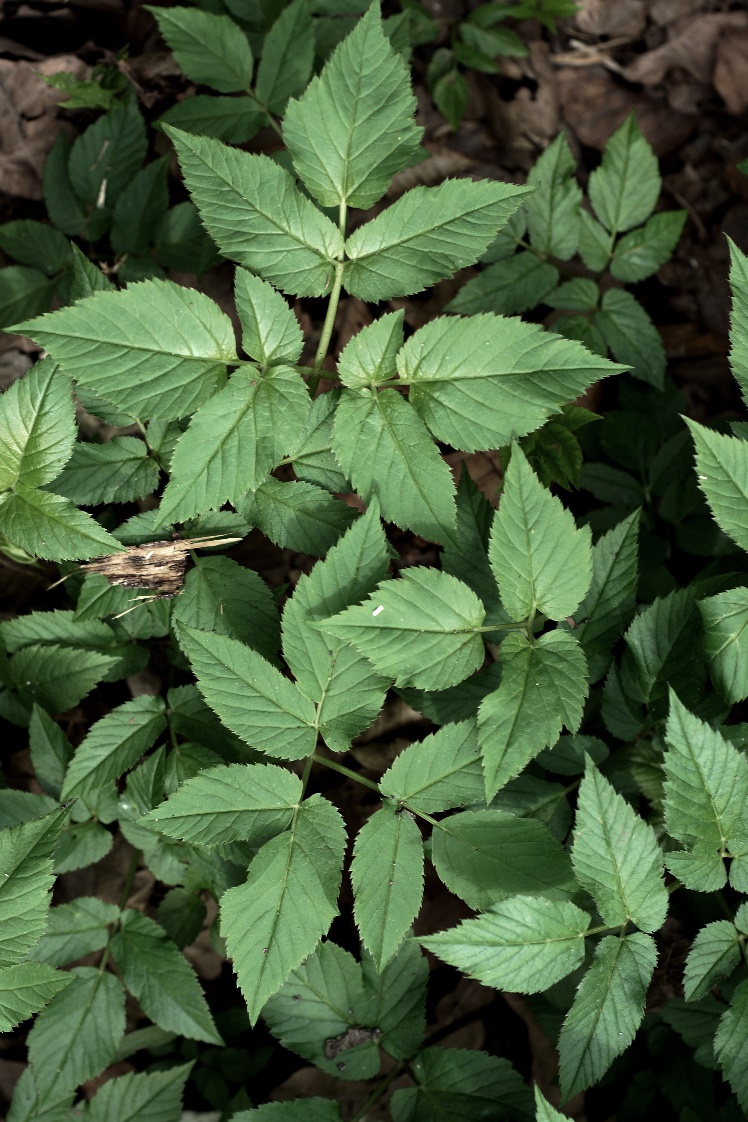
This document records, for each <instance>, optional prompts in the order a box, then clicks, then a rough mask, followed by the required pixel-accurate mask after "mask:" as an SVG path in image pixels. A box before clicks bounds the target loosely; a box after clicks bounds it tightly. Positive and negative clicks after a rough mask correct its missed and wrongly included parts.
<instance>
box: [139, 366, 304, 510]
mask: <svg viewBox="0 0 748 1122" xmlns="http://www.w3.org/2000/svg"><path fill="white" fill-rule="evenodd" d="M308 411H309V395H308V393H307V391H306V388H305V386H304V383H303V382H302V380H301V378H300V376H299V375H298V374H297V373H296V372H295V371H294V370H291V369H290V367H285V366H279V367H273V368H272V369H270V370H268V371H267V373H266V374H264V375H262V376H259V375H256V374H254V376H253V374H251V373H249V372H248V371H246V370H237V371H236V373H235V374H233V376H232V378H231V380H230V382H229V383H228V385H226V386H224V387H223V389H222V390H220V391H219V392H218V393H217V394H216V395H215V396H214V397H212V398H211V399H210V401H208V402H206V403H205V404H204V405H203V406H202V408H201V409H199V410H198V412H197V413H196V414H195V416H194V417H193V418H192V421H191V422H190V427H189V428H188V429H187V432H186V433H185V434H184V436H182V437H181V438H180V439H179V440H178V442H177V446H176V448H175V449H174V455H173V457H172V461H171V479H170V480H169V483H168V485H167V487H166V490H165V491H164V494H163V498H162V499H161V507H160V511H161V516H160V522H161V525H165V524H167V523H173V522H184V521H186V520H187V519H188V518H192V517H194V515H196V514H202V513H204V512H205V511H206V510H212V509H218V508H219V507H221V506H222V505H223V503H224V502H227V501H228V502H231V503H233V504H234V505H236V504H237V503H238V502H239V500H240V499H241V498H242V496H243V495H245V494H246V493H247V491H250V490H255V489H256V488H257V487H259V486H260V484H261V483H263V482H264V481H265V480H266V479H267V477H268V476H269V475H270V472H271V471H272V469H273V468H274V467H275V466H276V465H277V464H278V463H279V462H280V460H282V459H283V456H284V454H285V453H286V452H287V451H288V450H289V449H290V448H292V447H293V445H294V444H295V442H296V441H297V440H298V439H299V437H300V436H301V432H302V430H303V427H304V422H305V420H306V415H307V412H308Z"/></svg>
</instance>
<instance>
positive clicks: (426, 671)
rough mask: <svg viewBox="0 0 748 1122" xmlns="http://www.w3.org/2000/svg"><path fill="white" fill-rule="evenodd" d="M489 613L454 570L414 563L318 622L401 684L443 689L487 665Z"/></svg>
mask: <svg viewBox="0 0 748 1122" xmlns="http://www.w3.org/2000/svg"><path fill="white" fill-rule="evenodd" d="M484 616H485V612H484V610H483V605H482V604H481V603H480V601H479V600H478V598H477V596H476V595H475V593H473V592H471V591H470V589H469V588H468V587H467V586H466V585H464V584H461V583H460V581H458V580H455V578H454V577H451V576H449V574H448V573H440V572H439V571H438V570H436V569H427V568H420V567H419V568H415V567H414V568H410V569H406V570H404V572H403V573H402V576H401V577H400V578H399V579H398V580H387V581H383V582H382V584H380V585H379V587H378V588H377V589H376V591H375V592H374V593H373V594H372V595H370V596H369V598H368V600H365V601H364V603H363V604H360V605H357V606H354V607H350V608H347V609H346V610H345V611H343V612H340V613H339V614H338V615H336V616H333V617H332V618H331V619H328V620H325V621H324V622H323V623H320V624H318V625H317V626H318V627H319V629H320V630H321V631H324V632H325V633H329V634H331V635H335V636H337V638H339V639H342V640H344V641H345V642H347V643H352V644H353V646H354V647H356V649H357V650H360V651H361V653H362V654H364V655H366V657H367V658H368V659H369V660H370V661H371V662H372V663H373V664H374V666H375V667H376V669H377V670H379V671H381V673H382V674H387V675H388V676H389V677H391V678H395V679H397V681H398V684H399V685H403V686H405V685H413V686H417V687H420V688H422V689H427V690H430V689H433V690H441V689H446V688H447V687H448V686H452V685H456V684H457V683H458V682H461V681H462V680H463V679H464V678H467V677H468V676H469V675H470V674H472V673H473V671H474V670H477V669H478V667H479V666H480V665H481V664H482V662H483V657H484V648H483V639H482V637H481V624H482V622H483V619H484Z"/></svg>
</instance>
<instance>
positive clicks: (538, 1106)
mask: <svg viewBox="0 0 748 1122" xmlns="http://www.w3.org/2000/svg"><path fill="white" fill-rule="evenodd" d="M534 1090H535V1122H566V1118H567V1117H568V1115H566V1114H562V1113H561V1111H560V1110H556V1108H555V1106H551V1104H550V1103H549V1102H548V1100H547V1099H546V1098H545V1097H544V1095H543V1093H542V1091H541V1090H540V1087H538V1085H537V1083H536V1084H535V1088H534Z"/></svg>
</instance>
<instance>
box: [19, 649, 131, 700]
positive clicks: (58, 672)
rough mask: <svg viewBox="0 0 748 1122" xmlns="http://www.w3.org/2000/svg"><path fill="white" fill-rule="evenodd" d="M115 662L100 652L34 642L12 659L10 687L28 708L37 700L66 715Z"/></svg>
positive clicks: (104, 675)
mask: <svg viewBox="0 0 748 1122" xmlns="http://www.w3.org/2000/svg"><path fill="white" fill-rule="evenodd" d="M116 661H117V660H116V658H110V657H109V656H108V655H103V654H99V653H98V651H82V650H76V649H75V648H74V647H61V646H58V645H57V644H55V643H50V644H47V645H42V644H41V643H33V644H32V645H31V646H28V647H24V648H23V650H22V651H19V652H18V654H16V655H14V656H13V660H12V662H11V667H10V670H11V684H12V685H14V686H15V687H16V689H17V690H18V691H19V693H20V696H21V699H22V700H23V701H24V702H25V703H26V704H28V706H29V707H31V705H32V704H33V702H35V701H36V702H38V703H39V705H41V706H43V707H44V708H45V709H47V710H48V711H49V712H50V713H64V712H65V711H66V710H67V709H72V707H73V706H74V705H77V704H78V702H79V701H81V700H82V699H83V698H84V697H85V696H86V694H88V693H90V692H91V690H92V689H93V688H94V686H95V685H97V684H98V683H99V682H100V681H102V679H103V678H105V677H106V675H107V671H109V670H111V668H112V667H113V666H114V665H115V663H116Z"/></svg>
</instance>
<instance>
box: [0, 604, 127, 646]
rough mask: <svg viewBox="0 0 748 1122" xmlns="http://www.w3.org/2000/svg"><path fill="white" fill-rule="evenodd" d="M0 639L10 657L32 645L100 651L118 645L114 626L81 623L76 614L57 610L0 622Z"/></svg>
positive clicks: (91, 622)
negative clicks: (53, 645) (55, 644)
mask: <svg viewBox="0 0 748 1122" xmlns="http://www.w3.org/2000/svg"><path fill="white" fill-rule="evenodd" d="M0 637H2V640H3V644H4V646H5V649H6V650H7V651H8V653H9V654H12V653H14V652H15V651H20V650H23V648H24V647H28V646H29V644H31V643H59V644H60V645H61V646H64V647H80V648H82V649H83V650H98V651H102V653H107V650H106V648H107V647H112V646H114V645H115V643H116V636H115V634H114V632H113V630H112V628H111V627H109V626H108V625H107V624H106V623H102V622H101V621H100V620H90V621H87V622H81V621H79V620H76V619H75V616H74V614H73V612H69V611H64V610H63V609H60V608H58V609H57V610H55V611H52V612H40V611H32V612H28V613H27V614H26V615H20V616H16V617H15V619H8V620H3V621H2V623H0Z"/></svg>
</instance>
